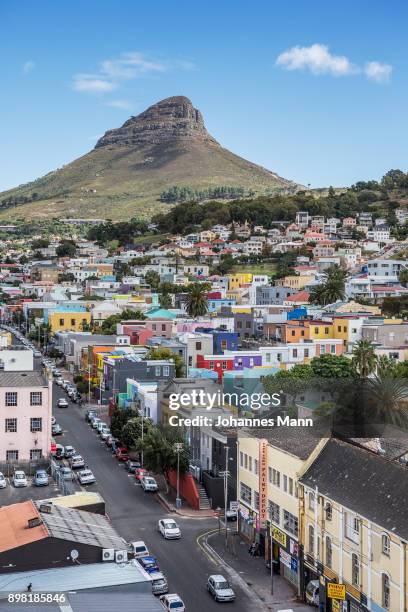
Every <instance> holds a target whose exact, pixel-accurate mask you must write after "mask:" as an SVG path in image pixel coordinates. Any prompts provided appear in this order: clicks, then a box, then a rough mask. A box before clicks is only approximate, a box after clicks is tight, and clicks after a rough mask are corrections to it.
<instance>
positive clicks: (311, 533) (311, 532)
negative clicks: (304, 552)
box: [309, 525, 314, 557]
mask: <svg viewBox="0 0 408 612" xmlns="http://www.w3.org/2000/svg"><path fill="white" fill-rule="evenodd" d="M309 554H310V555H312V557H314V527H313V525H309Z"/></svg>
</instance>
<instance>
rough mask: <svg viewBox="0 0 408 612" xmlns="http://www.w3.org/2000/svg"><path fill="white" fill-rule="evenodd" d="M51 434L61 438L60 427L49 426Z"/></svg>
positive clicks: (55, 425) (56, 424)
mask: <svg viewBox="0 0 408 612" xmlns="http://www.w3.org/2000/svg"><path fill="white" fill-rule="evenodd" d="M51 433H52V435H53V436H61V435H62V427H61V425H58V423H54V425H52V426H51Z"/></svg>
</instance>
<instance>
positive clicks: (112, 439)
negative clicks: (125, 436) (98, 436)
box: [105, 434, 117, 448]
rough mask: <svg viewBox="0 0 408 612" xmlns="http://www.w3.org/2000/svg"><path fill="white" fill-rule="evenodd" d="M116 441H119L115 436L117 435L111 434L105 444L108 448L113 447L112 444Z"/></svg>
mask: <svg viewBox="0 0 408 612" xmlns="http://www.w3.org/2000/svg"><path fill="white" fill-rule="evenodd" d="M116 442H117V439H116V438H115V436H112V434H110V435H109V436H108V437H107V438H106V440H105V444H106V446H107V447H108V448H112V445H113V444H115V443H116Z"/></svg>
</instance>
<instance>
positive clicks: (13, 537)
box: [0, 500, 48, 590]
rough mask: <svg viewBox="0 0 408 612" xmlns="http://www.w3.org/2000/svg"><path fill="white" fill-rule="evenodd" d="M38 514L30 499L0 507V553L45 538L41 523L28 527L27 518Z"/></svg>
mask: <svg viewBox="0 0 408 612" xmlns="http://www.w3.org/2000/svg"><path fill="white" fill-rule="evenodd" d="M39 516H40V515H39V513H38V510H37V508H36V507H35V505H34V503H33V502H32V501H31V500H29V501H25V502H22V503H20V504H11V505H10V506H3V507H2V508H0V553H1V552H4V551H6V550H10V549H12V548H18V547H19V546H24V545H25V544H30V543H32V542H36V541H38V540H43V539H44V538H47V537H48V530H47V528H46V527H45V525H43V524H42V523H40V524H39V525H38V526H37V527H31V529H29V528H28V521H29V519H32V518H39ZM0 590H2V589H1V587H0Z"/></svg>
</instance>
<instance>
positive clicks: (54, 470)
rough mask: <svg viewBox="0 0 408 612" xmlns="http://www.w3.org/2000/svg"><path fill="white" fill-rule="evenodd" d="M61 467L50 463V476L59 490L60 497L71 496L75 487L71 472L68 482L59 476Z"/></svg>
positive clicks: (61, 475) (62, 476)
mask: <svg viewBox="0 0 408 612" xmlns="http://www.w3.org/2000/svg"><path fill="white" fill-rule="evenodd" d="M60 468H61V466H60V465H58V463H56V461H51V476H52V477H53V478H54V480H55V482H56V484H57V486H58V488H59V490H60V491H61V493H62V495H71V494H72V493H75V485H74V480H73V478H74V476H73V473H72V472H71V477H70V479H69V480H67V478H66V477H65V476H64V475H63V474H61V469H60Z"/></svg>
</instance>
